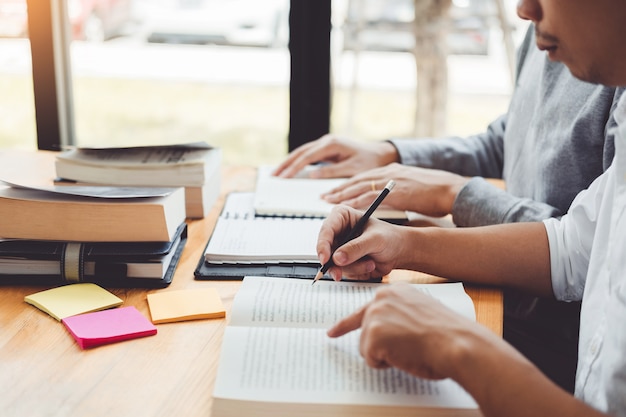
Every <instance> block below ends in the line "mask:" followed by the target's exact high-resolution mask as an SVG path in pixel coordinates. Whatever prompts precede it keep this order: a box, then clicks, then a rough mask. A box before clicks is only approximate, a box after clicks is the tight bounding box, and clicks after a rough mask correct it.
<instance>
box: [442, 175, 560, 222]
mask: <svg viewBox="0 0 626 417" xmlns="http://www.w3.org/2000/svg"><path fill="white" fill-rule="evenodd" d="M450 212H451V213H452V219H453V221H454V224H456V225H457V226H463V227H475V226H486V225H490V224H500V223H516V222H534V221H541V220H544V219H547V218H550V217H556V216H560V215H562V214H563V213H562V212H561V211H560V210H558V209H557V208H555V207H552V206H550V205H549V204H546V203H542V202H539V201H534V200H531V199H528V198H519V197H516V196H514V195H512V194H510V193H508V192H506V191H504V190H502V189H499V188H497V187H496V186H494V185H493V184H490V183H489V182H487V181H485V180H484V179H482V178H478V177H477V178H472V179H471V180H470V181H469V182H467V183H466V184H465V185H464V186H463V188H461V189H460V190H459V192H458V194H457V195H456V199H455V200H454V203H453V205H452V209H451V211H450Z"/></svg>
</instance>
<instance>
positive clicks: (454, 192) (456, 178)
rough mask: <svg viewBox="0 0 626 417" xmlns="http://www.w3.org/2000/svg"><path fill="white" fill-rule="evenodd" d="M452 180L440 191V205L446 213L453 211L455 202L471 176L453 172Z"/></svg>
mask: <svg viewBox="0 0 626 417" xmlns="http://www.w3.org/2000/svg"><path fill="white" fill-rule="evenodd" d="M452 175H453V177H452V179H451V181H450V182H449V183H448V184H446V186H445V189H444V190H443V191H442V192H440V193H439V196H440V197H439V205H440V210H441V212H444V213H446V214H450V213H452V209H453V208H454V203H455V201H456V198H457V197H458V195H459V193H460V192H461V190H462V189H463V187H465V185H467V183H468V182H469V180H470V179H469V178H467V177H462V176H460V175H456V174H452Z"/></svg>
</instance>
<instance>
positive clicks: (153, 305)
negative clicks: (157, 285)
mask: <svg viewBox="0 0 626 417" xmlns="http://www.w3.org/2000/svg"><path fill="white" fill-rule="evenodd" d="M148 306H149V307H150V316H151V317H152V323H154V324H159V323H172V322H175V321H184V320H198V319H217V318H222V317H226V311H225V310H224V305H223V304H222V299H221V298H220V296H219V294H218V293H217V290H216V289H215V288H200V289H189V290H178V291H164V292H157V293H152V294H148Z"/></svg>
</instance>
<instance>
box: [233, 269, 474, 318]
mask: <svg viewBox="0 0 626 417" xmlns="http://www.w3.org/2000/svg"><path fill="white" fill-rule="evenodd" d="M381 285H389V284H377V283H365V282H334V281H323V280H320V281H318V282H316V283H315V285H311V281H310V280H299V279H291V278H277V277H245V278H244V280H243V283H242V285H241V287H240V288H239V291H238V292H237V295H236V296H235V300H234V301H233V308H232V313H231V322H230V324H231V325H233V326H266V327H300V328H315V327H317V328H324V329H325V328H328V327H330V326H331V325H333V324H334V323H336V322H337V321H338V320H339V319H341V318H343V317H345V316H347V315H348V314H350V313H352V312H353V311H355V310H356V309H357V308H359V307H360V306H362V305H363V304H365V303H367V302H368V301H370V300H371V299H372V298H373V297H374V293H375V291H376V290H377V289H379V288H380V287H381ZM412 286H413V287H415V288H417V289H419V290H421V291H424V292H426V293H428V294H429V295H431V296H432V297H434V298H436V299H438V300H439V301H441V302H442V303H444V304H445V305H447V306H448V307H449V308H451V309H453V310H455V311H456V312H458V313H459V314H462V315H464V316H465V317H468V318H469V319H471V320H475V311H474V303H473V302H472V300H471V298H470V297H469V296H468V295H467V293H466V292H465V290H464V289H463V284H462V283H460V282H457V283H439V284H412Z"/></svg>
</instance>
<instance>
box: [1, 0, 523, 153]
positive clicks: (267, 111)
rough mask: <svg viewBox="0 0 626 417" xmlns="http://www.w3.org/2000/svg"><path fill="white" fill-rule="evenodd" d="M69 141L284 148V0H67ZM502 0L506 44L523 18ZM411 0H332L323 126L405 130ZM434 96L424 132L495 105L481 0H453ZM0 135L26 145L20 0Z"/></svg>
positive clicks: (500, 49) (11, 16)
mask: <svg viewBox="0 0 626 417" xmlns="http://www.w3.org/2000/svg"><path fill="white" fill-rule="evenodd" d="M67 2H68V3H67V11H68V15H69V21H70V23H71V38H72V41H71V44H70V61H71V75H72V91H73V95H74V97H73V99H74V123H75V132H76V139H77V145H79V146H105V145H106V146H131V145H141V144H168V143H180V142H192V141H207V142H209V143H210V144H212V145H214V146H219V147H221V148H222V149H223V155H224V161H225V162H226V163H237V164H250V165H257V164H273V163H277V162H278V161H280V160H281V159H282V158H283V157H284V156H285V154H286V153H287V135H288V130H289V82H290V57H289V50H288V42H289V5H290V2H289V0H67ZM515 3H516V2H515V1H513V0H504V1H503V3H502V4H503V5H504V6H505V11H506V25H507V26H506V28H507V29H508V32H509V33H508V35H509V36H510V38H511V40H512V42H513V45H514V46H517V45H518V44H519V42H520V41H521V39H522V37H523V35H524V32H525V30H526V27H527V23H525V22H523V21H521V20H520V19H519V18H517V17H516V15H515ZM415 4H416V3H415V2H414V0H389V1H384V0H333V1H332V31H331V69H332V76H331V80H332V82H331V83H332V85H331V89H332V96H331V97H332V99H331V129H330V130H331V132H333V133H336V134H339V135H341V136H346V137H352V138H355V139H362V140H380V139H385V138H389V137H405V136H413V135H414V134H415V132H416V89H417V79H418V78H417V77H416V59H415V36H414V27H415V25H414V24H413V22H414V18H415ZM449 15H450V25H449V30H448V31H447V34H446V38H445V39H446V40H445V47H446V49H447V54H448V55H447V58H446V61H447V71H448V76H447V85H446V96H447V106H446V108H445V127H444V129H443V131H438V132H437V135H447V134H450V135H468V134H472V133H477V132H480V131H482V130H484V129H485V127H486V126H487V124H488V123H489V122H490V121H491V120H493V119H494V118H495V117H497V116H499V115H500V114H502V113H503V112H505V111H506V109H507V105H508V101H509V98H510V95H511V91H512V87H513V79H512V67H511V55H510V48H507V43H506V42H505V37H504V35H505V33H504V30H503V26H502V22H503V20H502V15H501V14H500V15H499V14H498V10H497V7H496V2H495V1H492V0H454V1H453V2H452V6H451V8H450V12H449ZM0 113H1V114H2V116H0V148H24V149H35V148H36V147H37V137H36V136H37V133H36V124H35V105H34V99H33V73H32V66H31V51H30V42H29V38H28V19H27V6H26V0H0Z"/></svg>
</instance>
